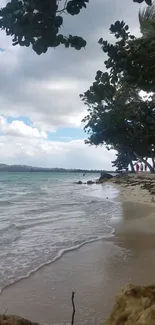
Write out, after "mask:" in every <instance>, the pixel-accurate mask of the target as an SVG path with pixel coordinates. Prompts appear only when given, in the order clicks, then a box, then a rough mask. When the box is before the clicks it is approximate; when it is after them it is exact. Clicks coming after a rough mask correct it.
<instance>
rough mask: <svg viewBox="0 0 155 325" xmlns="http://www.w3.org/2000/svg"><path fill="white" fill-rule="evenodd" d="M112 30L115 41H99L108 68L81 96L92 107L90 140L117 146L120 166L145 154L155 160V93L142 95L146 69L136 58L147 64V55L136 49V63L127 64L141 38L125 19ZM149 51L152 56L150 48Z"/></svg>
mask: <svg viewBox="0 0 155 325" xmlns="http://www.w3.org/2000/svg"><path fill="white" fill-rule="evenodd" d="M110 32H111V33H113V34H114V36H115V38H116V42H115V43H112V44H109V43H108V42H107V41H104V40H103V39H100V40H99V44H100V45H101V47H102V50H103V52H104V53H106V54H107V59H106V60H105V67H106V69H107V71H106V72H102V71H100V70H98V71H97V73H96V77H95V81H94V82H93V84H92V85H91V86H90V88H89V89H88V90H87V91H86V92H85V93H84V94H82V95H80V97H81V98H82V100H83V101H84V103H85V104H86V105H87V106H88V114H87V116H86V117H85V118H84V120H83V122H84V123H85V131H86V132H87V133H88V139H87V141H86V143H88V144H91V145H95V146H98V145H102V144H105V145H106V146H107V147H108V148H114V149H116V150H117V151H118V157H117V158H118V159H117V161H116V162H115V163H116V164H117V165H119V166H120V164H121V163H123V164H125V162H126V163H127V160H128V161H130V162H132V160H136V159H140V160H141V161H143V162H144V159H143V157H150V158H152V159H154V150H153V149H154V147H155V95H154V93H151V94H150V95H149V96H146V97H145V98H144V96H143V97H142V96H141V93H140V90H141V89H143V87H141V84H142V85H144V82H145V79H141V78H142V77H143V70H142V71H140V67H139V66H137V69H138V71H135V66H134V62H135V61H136V60H137V61H136V62H138V61H140V60H141V62H142V63H143V65H144V66H145V64H146V62H145V61H146V55H145V57H144V51H143V52H142V54H141V51H138V50H137V52H134V50H133V52H132V59H131V58H130V60H131V61H130V63H131V62H132V64H130V65H129V66H128V65H126V62H127V61H126V57H127V55H128V53H127V51H130V55H131V44H132V46H133V44H135V43H136V42H139V39H137V38H136V37H135V36H133V35H131V34H130V32H129V26H128V25H126V24H125V23H124V22H123V21H122V22H119V21H117V22H115V24H112V25H111V27H110ZM145 51H146V48H145ZM146 53H147V56H148V51H146ZM131 72H132V74H133V72H134V74H133V75H132V78H134V82H133V79H132V82H131V79H130V78H131ZM138 72H139V74H138ZM136 73H137V74H136ZM145 73H146V71H145ZM153 78H154V76H152V71H151V70H148V71H147V80H146V81H147V83H146V84H147V91H150V90H152V89H153V87H152V85H153V80H154V79H153ZM129 81H130V82H129ZM121 159H122V162H121ZM145 163H146V164H147V165H148V166H149V168H150V169H151V171H153V167H151V166H150V165H149V164H148V162H147V161H145Z"/></svg>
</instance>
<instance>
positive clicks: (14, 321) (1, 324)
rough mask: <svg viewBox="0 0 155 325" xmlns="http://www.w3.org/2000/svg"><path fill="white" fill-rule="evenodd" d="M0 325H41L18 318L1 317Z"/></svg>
mask: <svg viewBox="0 0 155 325" xmlns="http://www.w3.org/2000/svg"><path fill="white" fill-rule="evenodd" d="M0 325H39V324H38V323H32V322H30V321H29V320H27V319H24V318H21V317H18V316H6V315H0Z"/></svg>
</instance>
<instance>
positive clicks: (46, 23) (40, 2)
mask: <svg viewBox="0 0 155 325" xmlns="http://www.w3.org/2000/svg"><path fill="white" fill-rule="evenodd" d="M133 1H134V2H138V3H142V2H143V1H145V2H146V4H147V5H151V2H152V0H133ZM87 3H89V0H64V6H63V5H62V1H61V0H10V2H8V3H7V4H6V6H5V7H4V8H2V9H1V10H0V28H1V29H3V30H5V32H6V34H7V35H11V36H12V44H13V45H17V44H19V45H20V46H26V47H29V46H32V48H33V50H34V51H35V52H36V53H37V54H42V53H45V52H46V51H47V50H48V49H49V48H51V47H54V48H55V47H57V46H59V45H60V44H63V45H64V46H65V47H73V48H75V49H76V50H80V49H81V48H83V47H85V46H86V41H85V40H84V39H83V38H82V37H81V36H72V35H69V36H68V37H67V36H64V35H62V34H61V33H59V31H60V28H61V27H62V25H63V14H64V13H67V14H70V15H72V16H74V15H78V14H79V13H80V11H81V9H83V8H86V7H87Z"/></svg>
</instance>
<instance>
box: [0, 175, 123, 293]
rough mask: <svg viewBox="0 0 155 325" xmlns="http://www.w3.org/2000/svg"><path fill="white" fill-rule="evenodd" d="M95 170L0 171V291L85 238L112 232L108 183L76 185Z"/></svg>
mask: <svg viewBox="0 0 155 325" xmlns="http://www.w3.org/2000/svg"><path fill="white" fill-rule="evenodd" d="M97 178H99V174H94V173H93V174H86V175H85V176H83V175H82V173H67V172H66V173H60V172H59V173H54V172H51V173H48V172H26V173H24V172H20V173H16V172H14V173H11V172H1V173H0V291H2V290H3V289H4V288H6V287H7V286H9V285H11V284H13V283H15V282H17V281H19V280H21V279H22V278H26V277H29V276H31V274H32V273H34V272H37V271H38V270H39V269H40V268H42V267H43V266H45V265H48V264H50V263H54V262H55V261H56V260H57V259H60V258H61V257H62V255H63V254H65V253H66V252H68V251H71V250H77V249H78V248H80V247H81V246H83V245H85V244H86V243H90V242H93V241H98V240H101V239H106V238H110V237H113V236H114V235H115V229H114V228H113V227H112V226H111V224H112V220H115V221H116V220H117V219H119V217H120V215H121V211H120V209H121V206H120V203H119V202H118V200H117V196H118V189H117V188H116V187H114V186H113V185H112V184H111V185H110V184H106V183H105V184H103V185H99V184H98V185H96V184H93V185H86V184H82V185H78V184H75V182H77V181H79V180H82V181H83V182H87V180H95V179H97Z"/></svg>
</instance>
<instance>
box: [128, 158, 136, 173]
mask: <svg viewBox="0 0 155 325" xmlns="http://www.w3.org/2000/svg"><path fill="white" fill-rule="evenodd" d="M129 164H130V167H131V171H132V173H135V168H134V165H133V162H132V160H130V162H129Z"/></svg>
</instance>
